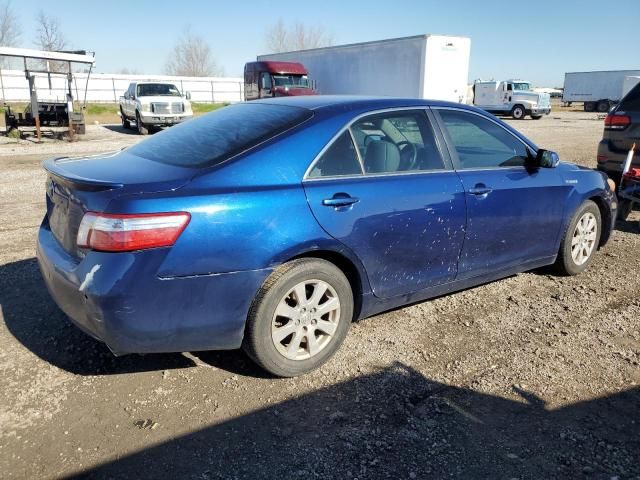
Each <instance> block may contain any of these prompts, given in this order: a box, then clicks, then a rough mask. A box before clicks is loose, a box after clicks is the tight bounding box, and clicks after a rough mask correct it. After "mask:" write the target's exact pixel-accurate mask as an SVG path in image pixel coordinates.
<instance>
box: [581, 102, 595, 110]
mask: <svg viewBox="0 0 640 480" xmlns="http://www.w3.org/2000/svg"><path fill="white" fill-rule="evenodd" d="M584 111H585V112H595V111H596V102H584Z"/></svg>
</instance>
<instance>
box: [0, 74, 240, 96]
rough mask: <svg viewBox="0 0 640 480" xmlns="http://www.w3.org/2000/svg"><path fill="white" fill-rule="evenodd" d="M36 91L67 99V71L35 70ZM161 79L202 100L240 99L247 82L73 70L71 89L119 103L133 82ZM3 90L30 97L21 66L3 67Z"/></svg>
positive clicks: (0, 86) (0, 76) (0, 82)
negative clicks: (48, 72)
mask: <svg viewBox="0 0 640 480" xmlns="http://www.w3.org/2000/svg"><path fill="white" fill-rule="evenodd" d="M35 76H36V83H35V85H36V91H37V94H38V99H40V100H57V101H65V100H66V93H67V89H68V85H67V79H66V76H65V75H51V77H50V79H49V76H48V75H47V74H44V73H36V74H35ZM136 81H137V82H148V81H162V82H171V83H173V84H175V85H176V86H177V87H178V88H179V89H180V90H181V91H183V92H191V101H193V102H201V103H222V102H241V101H242V100H243V99H244V91H243V90H244V82H243V80H242V78H236V77H174V76H167V75H120V74H110V73H92V74H91V76H90V77H89V82H88V83H87V74H86V73H74V74H73V82H72V83H71V90H72V92H73V97H74V99H75V100H78V101H80V102H82V101H84V98H85V87H86V96H87V102H90V103H117V102H118V99H119V97H120V96H121V95H123V94H124V91H125V90H126V89H127V88H128V87H129V83H131V82H136ZM0 94H1V95H2V100H3V101H6V102H27V101H29V83H28V81H27V79H26V77H25V75H24V72H23V71H22V70H0Z"/></svg>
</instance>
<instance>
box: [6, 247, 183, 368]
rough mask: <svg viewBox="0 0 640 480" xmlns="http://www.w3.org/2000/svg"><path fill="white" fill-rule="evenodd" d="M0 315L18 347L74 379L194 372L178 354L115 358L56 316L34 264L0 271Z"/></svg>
mask: <svg viewBox="0 0 640 480" xmlns="http://www.w3.org/2000/svg"><path fill="white" fill-rule="evenodd" d="M0 313H1V316H2V318H3V319H4V323H5V325H6V327H7V329H8V330H9V332H10V333H11V334H12V335H13V336H14V337H15V338H16V339H17V340H18V341H19V342H20V343H21V344H22V345H24V346H25V347H26V348H28V349H29V350H30V351H31V352H33V353H34V354H35V355H37V356H38V357H40V358H41V359H43V360H44V361H46V362H48V363H50V364H52V365H55V366H56V367H58V368H61V369H63V370H66V371H68V372H71V373H74V374H77V375H111V374H119V373H131V372H144V371H155V370H170V369H175V368H186V367H191V366H195V363H194V362H193V360H191V359H189V358H187V357H185V356H184V355H182V354H178V353H176V354H154V355H144V356H140V355H128V356H123V357H115V356H114V355H113V354H112V353H111V352H110V351H109V349H108V348H107V347H106V346H105V345H104V344H103V343H101V342H99V341H97V340H95V339H93V338H91V337H90V336H88V335H86V334H84V333H83V332H81V331H80V330H79V329H78V328H77V327H75V326H74V325H73V324H71V322H70V321H69V320H68V319H67V317H66V316H65V314H64V313H62V311H61V310H60V309H59V308H58V306H57V305H56V304H55V303H54V301H53V300H52V299H51V297H50V296H49V293H48V292H47V289H46V287H45V285H44V282H43V280H42V277H41V275H40V269H39V267H38V263H37V261H36V259H35V258H30V259H27V260H20V261H17V262H13V263H8V264H5V265H2V266H0Z"/></svg>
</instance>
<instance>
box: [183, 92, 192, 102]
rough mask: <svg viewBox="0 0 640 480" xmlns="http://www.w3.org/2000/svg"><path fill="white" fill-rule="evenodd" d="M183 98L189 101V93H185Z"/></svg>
mask: <svg viewBox="0 0 640 480" xmlns="http://www.w3.org/2000/svg"><path fill="white" fill-rule="evenodd" d="M184 98H186V99H187V100H191V92H186V93H185V94H184Z"/></svg>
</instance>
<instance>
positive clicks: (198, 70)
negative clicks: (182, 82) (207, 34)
mask: <svg viewBox="0 0 640 480" xmlns="http://www.w3.org/2000/svg"><path fill="white" fill-rule="evenodd" d="M165 70H166V72H167V73H168V74H169V75H180V76H185V77H208V76H210V75H219V74H220V69H219V68H218V65H217V64H216V62H215V60H214V59H213V56H212V54H211V47H209V44H208V43H207V42H206V41H205V40H204V38H202V37H201V36H200V35H195V34H193V33H191V31H190V30H189V29H186V30H185V32H184V34H183V35H182V37H181V38H180V39H179V40H178V42H177V43H176V45H175V47H173V52H172V53H171V55H170V56H169V59H168V60H167V64H166V67H165Z"/></svg>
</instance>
